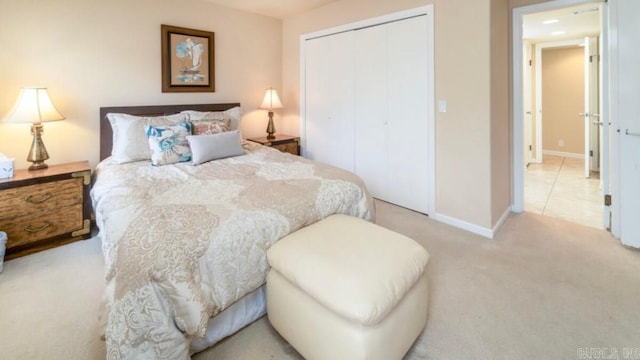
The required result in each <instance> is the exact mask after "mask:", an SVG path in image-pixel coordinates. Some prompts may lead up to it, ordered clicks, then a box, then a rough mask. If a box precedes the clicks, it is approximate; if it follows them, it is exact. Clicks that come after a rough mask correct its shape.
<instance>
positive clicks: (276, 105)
mask: <svg viewBox="0 0 640 360" xmlns="http://www.w3.org/2000/svg"><path fill="white" fill-rule="evenodd" d="M260 108H261V109H269V110H273V109H280V108H282V103H281V102H280V98H279V97H278V92H277V91H275V90H274V89H272V88H269V89H268V90H267V92H266V93H265V94H264V99H263V100H262V105H260Z"/></svg>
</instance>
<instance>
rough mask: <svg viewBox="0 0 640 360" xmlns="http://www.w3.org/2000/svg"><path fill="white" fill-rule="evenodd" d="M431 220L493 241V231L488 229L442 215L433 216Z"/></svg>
mask: <svg viewBox="0 0 640 360" xmlns="http://www.w3.org/2000/svg"><path fill="white" fill-rule="evenodd" d="M433 219H435V220H436V221H439V222H442V223H445V224H447V225H451V226H453V227H457V228H459V229H462V230H466V231H469V232H472V233H474V234H478V235H480V236H484V237H486V238H489V239H493V231H492V230H491V229H489V228H486V227H482V226H479V225H476V224H472V223H470V222H466V221H462V220H460V219H456V218H454V217H451V216H447V215H442V214H436V216H434V217H433Z"/></svg>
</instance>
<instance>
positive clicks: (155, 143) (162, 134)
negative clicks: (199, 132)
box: [145, 122, 191, 166]
mask: <svg viewBox="0 0 640 360" xmlns="http://www.w3.org/2000/svg"><path fill="white" fill-rule="evenodd" d="M145 132H146V133H147V138H148V139H149V148H150V149H151V163H152V164H153V165H156V166H158V165H168V164H175V163H178V162H184V161H190V160H191V148H190V147H189V142H188V141H187V135H191V123H189V122H181V123H177V124H175V125H164V126H152V125H147V126H146V127H145Z"/></svg>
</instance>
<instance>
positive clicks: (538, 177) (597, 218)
mask: <svg viewBox="0 0 640 360" xmlns="http://www.w3.org/2000/svg"><path fill="white" fill-rule="evenodd" d="M524 210H525V211H528V212H532V213H536V214H541V215H546V216H551V217H555V218H560V219H564V220H567V221H571V222H574V223H579V224H583V225H586V226H591V227H595V228H599V229H602V228H603V220H602V210H603V198H602V191H601V190H600V178H599V176H598V173H592V175H591V177H590V178H589V179H586V178H585V177H584V161H583V160H582V159H574V158H566V157H560V156H553V155H544V157H543V160H542V164H533V163H532V164H529V166H528V167H527V169H526V170H525V174H524Z"/></svg>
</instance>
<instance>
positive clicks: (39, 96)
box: [5, 87, 64, 124]
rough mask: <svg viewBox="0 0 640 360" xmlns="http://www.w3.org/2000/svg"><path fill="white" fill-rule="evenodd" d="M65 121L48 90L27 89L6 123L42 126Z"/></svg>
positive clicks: (22, 93)
mask: <svg viewBox="0 0 640 360" xmlns="http://www.w3.org/2000/svg"><path fill="white" fill-rule="evenodd" d="M57 120H64V116H62V114H60V113H59V112H58V110H56V108H55V106H53V103H52V102H51V99H50V98H49V94H48V93H47V88H43V87H25V88H22V90H21V91H20V97H19V98H18V101H17V102H16V104H15V105H14V106H13V109H11V112H10V113H9V116H7V117H6V118H5V121H6V122H11V123H32V124H40V123H42V122H45V121H57Z"/></svg>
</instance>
